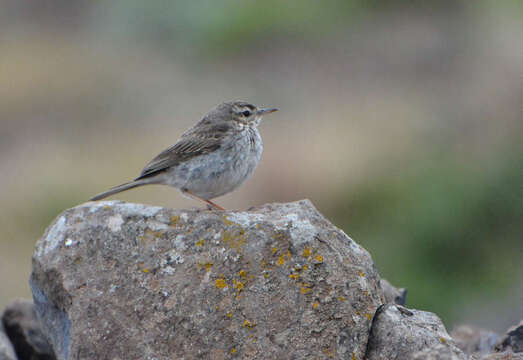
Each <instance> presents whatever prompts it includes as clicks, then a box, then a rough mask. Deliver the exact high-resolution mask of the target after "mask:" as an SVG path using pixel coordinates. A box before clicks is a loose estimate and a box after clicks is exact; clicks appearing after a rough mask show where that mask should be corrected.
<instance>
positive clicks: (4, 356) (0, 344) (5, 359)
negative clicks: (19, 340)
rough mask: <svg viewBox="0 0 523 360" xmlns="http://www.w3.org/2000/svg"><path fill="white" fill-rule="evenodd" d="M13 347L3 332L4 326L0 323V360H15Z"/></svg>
mask: <svg viewBox="0 0 523 360" xmlns="http://www.w3.org/2000/svg"><path fill="white" fill-rule="evenodd" d="M17 359H18V358H17V357H16V355H15V351H14V349H13V345H12V344H11V341H9V338H8V337H7V335H6V334H5V332H4V326H3V325H2V323H1V322H0V360H17Z"/></svg>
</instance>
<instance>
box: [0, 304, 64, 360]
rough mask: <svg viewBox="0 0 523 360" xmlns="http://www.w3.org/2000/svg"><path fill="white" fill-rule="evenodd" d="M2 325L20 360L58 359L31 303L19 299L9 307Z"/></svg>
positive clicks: (3, 316)
mask: <svg viewBox="0 0 523 360" xmlns="http://www.w3.org/2000/svg"><path fill="white" fill-rule="evenodd" d="M2 324H3V325H4V328H5V331H6V334H7V336H8V337H9V339H10V341H11V343H12V344H13V346H14V349H15V351H16V354H17V355H18V358H19V359H20V360H54V359H56V357H55V355H54V353H53V349H52V348H51V346H50V345H49V343H48V341H47V339H46V336H45V335H44V333H43V332H42V328H41V326H40V322H39V321H38V319H37V317H36V314H35V310H34V307H33V303H32V302H31V301H29V300H25V299H18V300H15V301H13V302H12V303H10V304H9V305H7V306H6V308H5V310H4V313H3V314H2ZM0 359H1V357H0Z"/></svg>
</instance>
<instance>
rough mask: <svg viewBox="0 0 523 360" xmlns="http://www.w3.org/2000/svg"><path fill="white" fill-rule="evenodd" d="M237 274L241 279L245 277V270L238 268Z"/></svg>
mask: <svg viewBox="0 0 523 360" xmlns="http://www.w3.org/2000/svg"><path fill="white" fill-rule="evenodd" d="M238 276H239V277H241V278H242V279H245V278H246V277H247V271H245V270H240V272H239V273H238Z"/></svg>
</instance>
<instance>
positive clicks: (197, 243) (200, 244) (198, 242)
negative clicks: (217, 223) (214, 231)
mask: <svg viewBox="0 0 523 360" xmlns="http://www.w3.org/2000/svg"><path fill="white" fill-rule="evenodd" d="M204 244H205V241H203V240H198V241H197V242H196V246H203V245H204Z"/></svg>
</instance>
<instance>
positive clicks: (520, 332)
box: [496, 320, 523, 353]
mask: <svg viewBox="0 0 523 360" xmlns="http://www.w3.org/2000/svg"><path fill="white" fill-rule="evenodd" d="M496 348H497V349H498V350H501V351H505V350H509V351H513V352H515V353H523V320H521V321H520V322H519V324H517V325H515V326H513V327H511V328H510V329H508V330H507V332H506V333H505V335H504V336H503V339H501V341H500V343H499V345H497V346H496Z"/></svg>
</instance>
